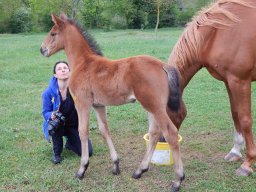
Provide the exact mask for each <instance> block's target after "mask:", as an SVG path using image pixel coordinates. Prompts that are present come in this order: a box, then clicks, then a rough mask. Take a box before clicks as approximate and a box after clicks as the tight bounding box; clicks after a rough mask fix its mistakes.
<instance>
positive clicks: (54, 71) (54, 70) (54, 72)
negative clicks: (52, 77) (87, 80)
mask: <svg viewBox="0 0 256 192" xmlns="http://www.w3.org/2000/svg"><path fill="white" fill-rule="evenodd" d="M59 63H64V64H66V65H67V66H68V68H69V65H68V63H67V62H66V61H57V62H56V63H55V64H54V67H53V74H56V66H57V65H58V64H59ZM69 70H70V69H69Z"/></svg>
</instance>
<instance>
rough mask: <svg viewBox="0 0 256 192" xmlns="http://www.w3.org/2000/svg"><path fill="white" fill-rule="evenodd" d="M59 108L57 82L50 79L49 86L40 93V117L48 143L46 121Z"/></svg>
mask: <svg viewBox="0 0 256 192" xmlns="http://www.w3.org/2000/svg"><path fill="white" fill-rule="evenodd" d="M59 107H60V94H59V86H58V81H57V79H56V78H55V77H52V78H51V79H50V82H49V86H48V87H47V88H46V89H45V90H44V92H43V93H42V115H43V117H44V123H43V132H44V136H45V138H46V140H47V141H48V142H50V137H49V133H48V129H47V126H48V121H49V120H50V119H51V114H52V112H54V111H57V110H58V109H59Z"/></svg>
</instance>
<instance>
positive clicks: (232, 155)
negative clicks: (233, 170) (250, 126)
mask: <svg viewBox="0 0 256 192" xmlns="http://www.w3.org/2000/svg"><path fill="white" fill-rule="evenodd" d="M226 88H227V91H228V95H229V101H230V107H231V114H232V118H233V122H234V127H235V129H234V145H233V147H232V149H231V150H230V152H229V153H228V154H227V155H226V156H225V158H224V159H225V160H226V161H240V160H241V159H242V154H241V150H242V149H243V148H244V138H243V135H242V130H241V127H240V124H239V120H238V113H237V109H236V103H235V102H234V99H233V97H234V95H232V92H231V91H230V89H229V86H228V84H227V83H226Z"/></svg>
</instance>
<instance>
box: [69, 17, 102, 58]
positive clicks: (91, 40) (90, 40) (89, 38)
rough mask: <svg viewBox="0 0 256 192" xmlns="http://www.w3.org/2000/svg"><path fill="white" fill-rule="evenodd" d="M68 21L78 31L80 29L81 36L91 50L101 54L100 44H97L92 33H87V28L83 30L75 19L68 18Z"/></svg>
mask: <svg viewBox="0 0 256 192" xmlns="http://www.w3.org/2000/svg"><path fill="white" fill-rule="evenodd" d="M68 22H69V23H70V24H71V25H73V26H75V27H76V28H77V29H78V31H80V33H81V34H82V36H83V38H84V39H85V41H86V42H87V43H88V45H89V47H90V48H91V50H92V51H93V52H94V53H95V54H97V55H100V56H103V54H102V52H101V49H100V46H99V45H98V43H97V42H96V40H95V39H94V38H93V36H92V35H90V34H89V33H88V31H87V30H85V29H84V28H83V27H82V26H81V25H80V24H79V23H78V22H77V21H75V20H72V19H68Z"/></svg>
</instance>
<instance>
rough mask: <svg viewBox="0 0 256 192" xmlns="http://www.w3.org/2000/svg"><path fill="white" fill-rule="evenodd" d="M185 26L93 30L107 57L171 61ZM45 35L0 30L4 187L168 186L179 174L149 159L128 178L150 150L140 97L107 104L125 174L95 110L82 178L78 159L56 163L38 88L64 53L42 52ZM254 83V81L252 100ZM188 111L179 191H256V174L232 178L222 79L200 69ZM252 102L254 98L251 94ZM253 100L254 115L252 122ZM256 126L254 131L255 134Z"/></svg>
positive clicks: (189, 91)
mask: <svg viewBox="0 0 256 192" xmlns="http://www.w3.org/2000/svg"><path fill="white" fill-rule="evenodd" d="M181 32H182V29H177V28H169V29H161V30H160V31H159V33H158V35H157V38H156V36H155V34H154V31H153V30H145V31H136V30H125V31H111V32H104V31H101V30H93V31H91V33H92V34H93V35H94V36H95V38H96V39H97V42H98V43H99V45H100V46H101V47H102V50H103V53H104V55H105V56H107V57H109V58H112V59H117V58H122V57H128V56H132V55H140V54H149V55H152V56H155V57H157V58H160V59H162V60H163V61H167V59H168V57H169V54H170V51H171V49H172V47H173V46H174V44H175V43H176V41H177V39H178V37H179V35H180V34H181ZM45 36H46V34H33V35H22V34H21V35H8V34H6V35H0V53H1V54H0V98H1V99H0V114H1V118H0V191H90V192H101V191H102V192H113V191H115V192H124V191H129V192H130V191H131V192H133V191H134V192H138V191H139V192H148V191H150V192H151V191H155V192H158V191H169V186H170V181H171V180H172V179H174V173H173V171H172V169H171V168H170V167H159V166H154V165H151V167H150V171H149V172H148V173H145V174H144V175H143V177H142V178H141V179H139V180H134V179H132V178H131V175H132V173H133V171H135V169H136V168H137V166H138V165H139V163H140V161H141V159H142V157H143V155H144V151H145V143H144V141H143V139H142V137H143V135H144V134H145V133H146V132H147V114H146V112H145V111H144V110H143V109H142V108H141V107H140V106H139V104H138V103H135V104H128V105H124V106H118V107H109V108H108V120H109V125H110V128H111V134H112V138H113V141H114V144H115V146H116V149H117V151H118V153H119V155H120V158H121V162H120V166H121V175H118V176H113V175H112V173H111V160H110V157H109V152H108V148H107V146H106V145H105V144H104V142H103V139H102V137H101V135H100V134H99V131H98V129H97V128H95V126H96V124H97V123H96V120H95V116H94V113H93V112H92V113H91V122H90V127H91V131H90V137H91V138H92V141H93V147H94V156H93V157H91V159H90V166H89V168H88V170H87V172H86V175H85V178H84V179H83V180H82V181H78V180H77V179H75V178H74V176H75V172H76V171H77V169H78V167H79V163H80V158H79V157H78V156H76V155H74V154H73V153H71V152H69V151H66V150H64V152H63V157H64V161H63V162H62V164H60V165H57V166H54V165H52V163H51V161H50V159H51V155H52V152H51V145H49V144H47V143H46V141H45V139H44V137H43V133H42V130H41V125H42V122H43V119H42V116H41V93H42V91H43V90H44V89H45V87H46V86H47V84H48V81H49V78H50V76H51V73H52V67H53V63H54V62H55V61H57V60H63V59H65V58H66V57H65V55H64V53H63V52H61V53H59V54H56V55H54V56H52V57H51V58H45V57H43V56H41V54H40V52H39V48H40V45H41V42H42V41H43V39H44V37H45ZM255 89H256V87H255V85H253V87H252V91H253V93H252V96H253V98H255V94H256V91H255ZM184 94H185V95H184V100H185V103H186V105H187V109H188V115H187V118H186V120H185V121H184V123H183V124H182V128H181V131H180V133H181V135H182V136H183V143H182V146H181V152H182V159H183V163H184V169H185V174H186V179H185V181H184V182H183V183H182V188H181V191H230V192H233V191H246V192H247V191H256V189H255V186H256V175H255V174H253V175H252V176H251V177H247V178H240V177H237V176H235V174H234V173H235V169H237V168H238V167H239V166H240V164H239V163H227V162H225V161H224V160H223V157H224V156H225V154H226V153H227V152H228V151H229V150H230V149H231V146H232V138H233V134H232V130H233V123H232V118H231V115H230V109H229V100H228V95H227V92H226V90H225V87H224V85H223V83H222V82H220V81H217V80H215V79H213V78H212V77H211V76H210V75H209V74H208V72H207V71H206V70H205V69H203V70H201V71H200V72H199V73H197V75H196V76H195V77H194V78H193V79H192V81H191V82H190V84H189V85H188V86H187V88H186V90H185V93H184ZM252 100H254V99H252ZM255 108H256V106H255V102H254V101H253V107H252V109H253V120H254V121H255V117H256V116H255V110H254V109H255ZM255 131H256V130H255V129H254V132H255Z"/></svg>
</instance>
